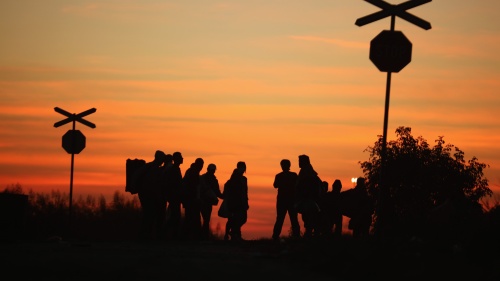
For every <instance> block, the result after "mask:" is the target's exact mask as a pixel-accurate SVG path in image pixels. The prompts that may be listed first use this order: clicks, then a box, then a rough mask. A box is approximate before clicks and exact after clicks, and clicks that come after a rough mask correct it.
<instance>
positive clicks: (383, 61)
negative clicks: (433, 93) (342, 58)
mask: <svg viewBox="0 0 500 281" xmlns="http://www.w3.org/2000/svg"><path fill="white" fill-rule="evenodd" d="M365 1H366V2H368V3H370V4H372V5H375V6H377V7H379V8H381V9H382V10H381V11H378V12H376V13H373V14H370V15H367V16H364V17H361V18H359V19H357V20H356V23H355V24H356V25H357V26H363V25H365V24H369V23H372V22H374V21H377V20H380V19H383V18H386V17H389V16H390V17H391V29H390V30H384V31H382V33H380V34H379V35H378V36H377V37H375V38H374V39H373V40H372V41H371V44H370V60H371V61H372V62H373V63H374V64H375V66H377V68H378V69H379V70H380V71H382V72H387V82H386V91H385V109H384V133H383V138H382V151H381V155H380V158H381V166H380V168H381V169H380V183H379V197H378V200H379V202H378V204H377V210H376V213H377V224H378V229H379V231H380V232H382V233H383V234H387V233H386V232H387V231H386V230H387V220H388V219H387V218H388V216H389V214H390V210H388V206H387V202H388V199H389V198H388V196H389V191H388V188H387V186H386V185H385V177H384V175H383V174H384V170H385V165H386V163H385V162H386V154H387V123H388V119H389V99H390V93H391V73H392V72H399V71H400V70H401V69H403V68H404V67H405V66H406V65H407V64H408V63H410V61H411V51H412V44H411V42H410V41H409V40H408V39H407V38H406V37H405V36H404V34H403V33H402V32H400V31H396V30H394V26H395V24H396V23H395V22H396V16H398V17H400V18H402V19H404V20H406V21H408V22H411V23H413V24H415V25H417V26H419V27H421V28H423V29H425V30H429V29H431V24H430V23H429V22H427V21H425V20H423V19H421V18H419V17H416V16H414V15H412V14H410V13H408V12H407V11H406V10H408V9H411V8H414V7H417V6H420V5H422V4H425V3H429V2H431V1H432V0H409V1H406V2H404V3H401V4H397V5H393V4H389V3H387V2H385V1H383V0H365Z"/></svg>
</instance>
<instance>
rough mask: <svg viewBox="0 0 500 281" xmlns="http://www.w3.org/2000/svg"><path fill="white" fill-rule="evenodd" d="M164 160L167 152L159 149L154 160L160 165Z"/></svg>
mask: <svg viewBox="0 0 500 281" xmlns="http://www.w3.org/2000/svg"><path fill="white" fill-rule="evenodd" d="M163 161H165V153H164V152H163V151H161V150H157V151H156V152H155V159H154V160H153V162H155V163H156V164H158V165H161V164H162V163H163Z"/></svg>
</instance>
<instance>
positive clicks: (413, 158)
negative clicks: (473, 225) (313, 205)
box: [359, 127, 492, 235]
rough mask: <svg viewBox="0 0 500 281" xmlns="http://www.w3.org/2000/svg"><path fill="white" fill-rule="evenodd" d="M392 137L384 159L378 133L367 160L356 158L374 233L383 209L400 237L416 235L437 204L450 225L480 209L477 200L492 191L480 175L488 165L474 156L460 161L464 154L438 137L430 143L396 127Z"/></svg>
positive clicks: (430, 219)
mask: <svg viewBox="0 0 500 281" xmlns="http://www.w3.org/2000/svg"><path fill="white" fill-rule="evenodd" d="M396 135H397V139H396V140H393V141H388V142H387V144H386V157H385V159H382V148H383V140H382V136H379V139H378V140H377V142H375V144H374V146H371V147H368V148H367V149H366V150H365V151H367V152H369V154H370V156H369V160H367V161H360V162H359V163H360V165H361V168H362V170H363V173H364V175H365V177H366V178H367V179H368V182H367V186H368V189H369V193H370V195H371V196H372V197H373V198H374V200H375V202H377V203H376V205H377V210H378V212H376V216H375V224H374V230H375V232H377V230H380V229H377V227H379V228H380V227H381V226H380V225H379V224H377V222H378V220H379V219H380V215H381V214H382V213H381V210H383V209H384V208H387V209H386V210H389V211H386V212H383V214H385V215H389V214H390V218H383V219H384V221H386V220H387V221H389V223H388V224H389V227H390V228H391V229H392V230H391V231H397V232H399V233H400V234H403V235H405V234H406V235H415V234H421V233H419V232H422V230H425V229H426V228H428V227H429V226H430V223H431V222H432V216H433V212H434V211H436V209H437V208H438V207H439V206H441V207H442V206H446V208H442V209H446V210H447V211H449V213H450V214H449V217H448V219H450V218H453V219H455V220H456V221H451V222H450V221H447V222H446V223H448V226H449V227H450V228H453V227H455V225H453V223H458V221H461V222H460V223H467V221H463V219H465V218H470V221H473V220H474V219H473V218H472V217H471V216H476V215H478V214H479V213H481V212H482V210H481V205H480V203H479V201H480V200H481V199H482V198H483V197H485V196H491V195H492V191H491V190H490V189H489V187H488V180H487V179H486V178H484V177H483V171H484V169H485V168H487V167H489V166H488V165H487V164H484V163H481V162H479V161H478V159H477V158H476V157H472V158H471V159H470V160H468V161H466V160H465V153H464V152H463V151H462V150H460V149H459V148H458V147H455V146H454V145H452V144H447V143H445V141H444V137H442V136H440V137H438V139H437V140H436V141H435V142H436V144H435V145H434V146H433V147H431V146H430V145H429V144H428V143H427V141H426V140H425V139H424V138H423V137H421V136H419V137H417V138H415V137H413V136H412V134H411V128H409V127H398V128H397V129H396ZM383 161H384V162H383ZM383 164H384V165H383ZM384 191H385V192H384ZM384 196H385V197H384ZM448 206H450V207H448ZM451 216H452V217H451ZM436 217H437V216H436ZM436 223H437V222H436ZM440 223H443V222H440ZM384 227H386V225H384Z"/></svg>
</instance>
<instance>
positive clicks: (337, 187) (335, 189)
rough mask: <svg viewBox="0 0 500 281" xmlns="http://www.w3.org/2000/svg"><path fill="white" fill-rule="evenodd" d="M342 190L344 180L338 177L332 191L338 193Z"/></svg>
mask: <svg viewBox="0 0 500 281" xmlns="http://www.w3.org/2000/svg"><path fill="white" fill-rule="evenodd" d="M340 190H342V182H341V181H340V180H339V179H336V180H335V181H334V182H333V184H332V191H333V192H335V193H338V192H340Z"/></svg>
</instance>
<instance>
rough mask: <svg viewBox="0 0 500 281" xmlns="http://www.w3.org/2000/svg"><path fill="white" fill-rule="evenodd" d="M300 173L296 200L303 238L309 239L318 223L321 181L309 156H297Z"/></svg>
mask: <svg viewBox="0 0 500 281" xmlns="http://www.w3.org/2000/svg"><path fill="white" fill-rule="evenodd" d="M299 167H300V171H299V174H298V177H297V192H298V200H299V202H298V203H297V207H298V208H299V209H300V210H301V214H302V221H303V223H304V229H305V231H304V238H311V237H312V236H313V235H314V234H315V233H314V232H315V228H316V226H317V222H318V216H319V211H320V210H319V206H318V201H319V197H320V194H321V182H322V181H321V179H320V178H319V177H318V173H317V172H316V171H315V170H314V168H313V167H312V165H311V162H310V160H309V156H307V155H300V156H299Z"/></svg>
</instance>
